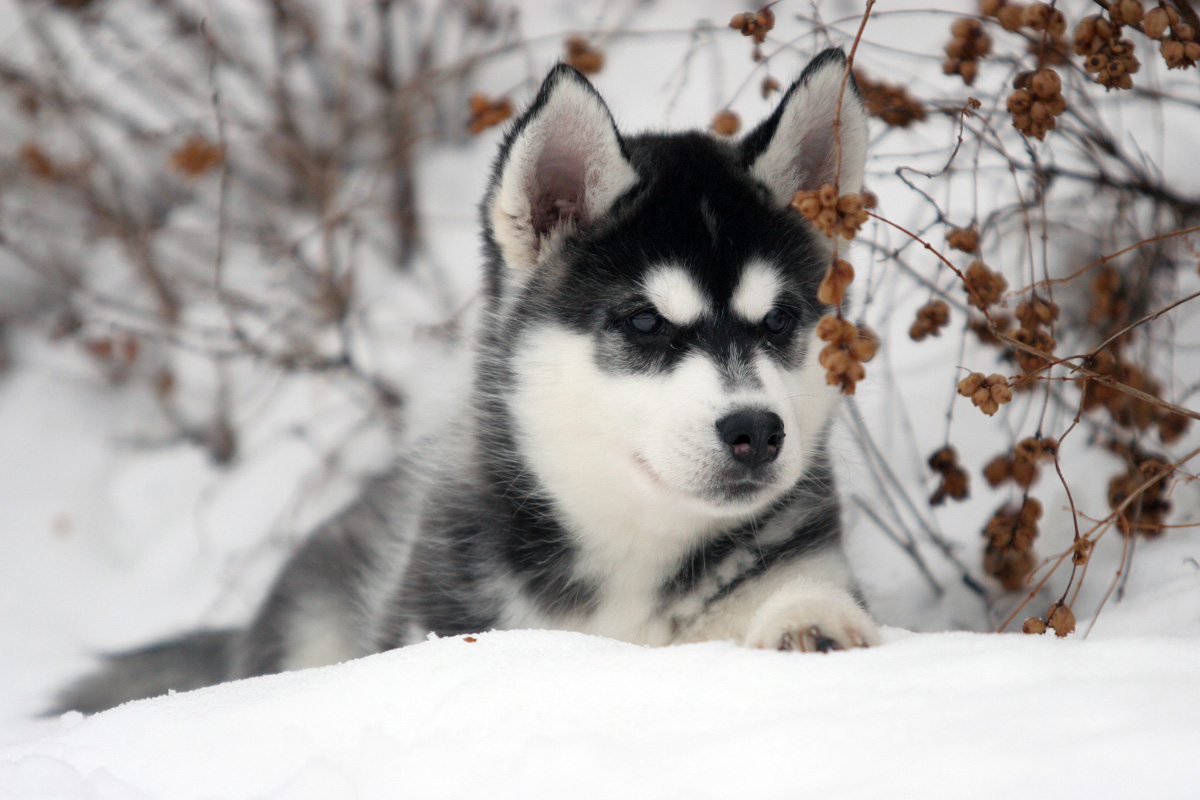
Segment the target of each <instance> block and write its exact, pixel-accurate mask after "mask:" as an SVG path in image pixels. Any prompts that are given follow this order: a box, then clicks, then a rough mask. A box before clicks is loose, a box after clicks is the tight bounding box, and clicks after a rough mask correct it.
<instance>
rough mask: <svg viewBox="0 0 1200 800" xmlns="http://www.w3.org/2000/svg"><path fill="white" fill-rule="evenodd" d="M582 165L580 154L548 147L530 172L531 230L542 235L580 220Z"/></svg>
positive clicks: (582, 203) (583, 167)
mask: <svg viewBox="0 0 1200 800" xmlns="http://www.w3.org/2000/svg"><path fill="white" fill-rule="evenodd" d="M584 172H585V164H584V159H583V156H582V154H581V153H578V152H574V151H572V150H571V149H570V148H567V147H563V146H561V145H558V146H555V145H554V144H548V145H547V146H546V148H545V150H543V151H542V153H541V156H540V157H539V158H538V162H537V167H536V168H535V169H534V173H533V196H534V202H533V229H534V231H535V232H536V233H537V235H538V236H539V237H541V236H545V235H546V234H548V233H549V232H550V231H552V230H553V229H554V228H555V227H556V226H558V225H560V224H562V223H571V222H575V223H580V222H582V221H583V213H584V195H585V192H586V186H585V182H584V177H585V176H584Z"/></svg>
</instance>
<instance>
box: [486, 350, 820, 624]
mask: <svg viewBox="0 0 1200 800" xmlns="http://www.w3.org/2000/svg"><path fill="white" fill-rule="evenodd" d="M526 336H527V339H526V341H524V342H523V343H522V345H521V346H520V347H518V348H517V352H519V353H521V356H520V357H519V358H518V360H517V362H516V364H515V368H516V374H517V388H516V392H515V395H514V396H513V397H512V398H511V399H510V403H509V408H510V410H511V412H512V414H513V417H514V421H515V422H516V424H517V431H518V444H519V446H520V448H521V450H522V452H523V454H524V456H525V458H526V459H527V460H528V462H529V466H530V468H531V471H532V472H533V473H534V474H536V475H538V476H539V477H540V480H541V483H542V486H543V488H544V489H545V491H546V492H547V494H549V495H550V496H551V497H554V498H555V502H556V505H557V507H558V508H559V509H560V510H561V512H562V513H563V515H564V517H565V518H566V519H567V520H568V529H569V530H570V531H571V533H572V534H573V535H574V538H575V542H576V544H577V545H578V547H579V551H580V554H581V556H580V563H579V565H578V566H579V569H580V570H581V572H583V573H584V574H585V575H588V574H590V575H592V576H594V577H596V578H599V579H600V580H599V581H598V584H599V585H601V586H602V587H603V592H604V595H603V597H602V598H600V605H599V608H598V609H596V610H595V612H593V613H592V614H591V615H590V616H589V617H588V618H587V619H586V620H584V619H580V620H578V621H577V622H576V623H574V624H573V623H572V622H570V621H569V620H568V621H564V620H561V619H558V620H555V621H553V625H554V626H558V627H562V626H564V625H567V626H573V627H576V628H577V629H579V630H583V631H585V632H588V633H597V634H602V635H607V636H613V637H616V638H620V639H624V640H626V641H637V642H644V643H647V644H665V643H667V642H669V641H670V640H671V637H672V632H671V631H670V630H669V628H668V621H667V620H665V619H663V615H661V614H656V613H655V604H656V602H657V597H656V594H655V593H656V590H657V589H658V587H659V586H660V585H661V581H662V580H663V578H664V577H665V576H666V575H667V574H668V573H669V570H670V569H671V568H672V567H673V565H674V564H676V563H677V562H678V560H679V559H680V558H682V557H683V555H684V554H685V553H686V552H687V551H688V550H689V549H690V548H692V547H694V546H695V545H696V544H697V543H699V542H702V541H704V540H706V539H707V538H708V537H710V536H711V535H713V533H714V532H715V531H716V530H718V529H719V528H725V527H728V525H729V524H730V523H731V522H737V521H740V520H743V519H746V518H749V517H750V516H752V515H753V514H754V513H756V512H758V511H761V510H762V509H763V508H764V507H766V506H767V505H768V504H769V503H771V502H772V501H774V500H775V499H776V498H777V497H779V496H780V494H782V493H783V492H784V491H786V490H787V489H789V488H790V487H791V486H792V485H793V484H794V483H795V482H796V481H797V480H798V479H799V478H800V476H801V475H802V474H803V472H804V469H805V467H806V465H807V461H808V457H809V455H810V453H811V448H812V444H813V443H814V442H815V441H816V440H817V437H818V436H819V434H820V431H821V429H822V428H823V426H824V425H825V423H826V421H827V419H828V416H829V414H830V412H831V409H832V403H833V400H834V398H835V397H836V394H835V392H834V391H833V390H832V389H831V388H830V387H829V386H827V385H826V383H825V376H824V370H823V369H822V368H821V367H820V366H819V365H818V364H817V363H816V357H815V355H812V356H810V358H808V359H807V363H806V364H804V365H803V366H802V367H801V368H800V369H798V370H796V371H794V372H789V371H785V370H782V369H780V368H779V367H778V366H777V365H776V364H775V362H774V361H772V360H771V359H769V358H767V357H766V356H760V357H759V358H758V359H757V360H756V363H755V368H756V370H757V372H758V375H759V378H760V382H761V385H762V388H761V389H758V390H755V391H752V392H750V391H746V390H744V389H734V390H731V389H729V388H727V387H725V386H724V384H723V382H722V380H721V377H720V374H719V371H718V369H717V367H716V365H715V364H713V363H712V362H711V361H710V360H709V359H708V358H707V357H706V356H704V355H703V354H695V355H693V356H690V357H688V358H687V359H685V360H684V361H683V362H681V363H680V364H678V365H677V366H676V367H675V369H673V370H672V371H671V372H670V373H667V374H663V375H652V376H646V375H633V376H630V375H613V374H611V373H609V372H606V371H604V370H601V369H600V368H599V366H598V365H597V364H596V363H595V356H594V352H595V350H594V347H593V344H592V341H591V339H590V337H588V336H585V335H582V334H578V333H574V332H571V331H568V330H566V329H563V328H559V327H556V326H545V327H542V328H540V329H538V330H536V331H534V332H532V333H529V334H526ZM814 342H816V339H815V336H814ZM809 352H810V353H816V352H817V348H816V347H815V346H810V348H809ZM747 405H751V406H755V407H762V408H768V409H771V410H774V411H775V412H776V413H778V414H779V415H780V417H781V418H782V419H783V421H784V429H785V432H786V433H787V440H786V443H785V446H784V447H783V449H782V450H781V452H780V455H779V458H778V459H777V461H776V467H777V469H778V473H777V475H778V479H777V481H776V483H775V485H774V486H772V487H770V488H768V489H764V490H763V491H762V492H760V493H759V494H758V495H757V496H755V497H754V498H752V499H750V500H747V501H744V502H741V503H737V504H724V503H718V502H716V501H714V500H712V499H709V498H707V497H704V496H702V495H701V494H700V492H701V490H702V489H703V486H704V482H705V480H706V479H707V478H708V477H709V475H710V474H711V472H710V471H711V470H713V469H715V467H716V466H717V465H718V464H719V463H721V462H720V460H721V459H723V458H724V457H725V455H724V450H723V448H724V445H723V444H722V443H721V442H720V441H719V439H718V437H717V434H716V421H717V420H718V419H720V418H721V417H723V416H724V415H725V414H726V413H728V412H729V411H730V410H731V409H733V408H738V407H744V406H747ZM774 533H777V534H779V535H784V534H786V533H787V532H785V531H779V532H774ZM764 534H765V535H773V534H772V533H771V532H764ZM805 563H807V562H805ZM714 579H715V576H714ZM509 613H510V616H512V619H506V620H505V621H504V624H505V626H506V627H507V626H510V625H514V626H520V625H541V626H545V625H547V624H549V621H548V620H545V619H544V618H543V616H542V615H541V614H540V613H539V612H537V611H536V610H535V609H534V608H533V606H532V605H527V606H525V607H524V611H523V612H522V611H520V610H518V609H517V608H513V609H511V610H510V612H509Z"/></svg>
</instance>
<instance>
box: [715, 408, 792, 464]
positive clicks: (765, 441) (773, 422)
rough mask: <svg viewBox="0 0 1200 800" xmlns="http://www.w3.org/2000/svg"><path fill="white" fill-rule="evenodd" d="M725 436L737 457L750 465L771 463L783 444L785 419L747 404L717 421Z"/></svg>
mask: <svg viewBox="0 0 1200 800" xmlns="http://www.w3.org/2000/svg"><path fill="white" fill-rule="evenodd" d="M717 435H718V436H720V437H721V441H723V442H724V443H725V444H726V445H728V446H729V452H730V453H731V454H732V455H733V457H734V460H736V461H739V462H741V463H743V464H745V465H747V466H750V467H759V466H762V465H763V464H769V463H771V462H772V461H774V460H775V458H776V457H777V456H778V455H779V448H781V447H783V420H781V419H780V418H779V415H778V414H776V413H774V412H771V411H762V410H760V409H756V408H743V409H741V410H740V411H735V412H733V413H732V414H730V415H729V416H727V417H723V418H721V419H720V420H718V421H717Z"/></svg>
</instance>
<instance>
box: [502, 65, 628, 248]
mask: <svg viewBox="0 0 1200 800" xmlns="http://www.w3.org/2000/svg"><path fill="white" fill-rule="evenodd" d="M636 181H637V173H636V172H635V171H634V169H633V166H632V165H631V164H630V163H629V159H628V158H627V157H626V155H625V147H624V145H623V144H622V142H621V136H620V134H619V133H618V132H617V127H616V125H615V124H614V123H613V119H612V115H611V114H609V111H608V106H606V105H605V104H604V101H603V100H602V99H600V95H599V94H597V93H596V90H595V89H593V88H592V85H591V84H590V83H588V81H587V79H586V78H584V77H583V75H581V74H579V73H578V72H577V71H575V70H574V69H572V68H571V67H569V66H567V65H565V64H560V65H558V66H557V67H555V68H554V69H553V70H552V71H551V72H550V74H549V75H548V76H546V80H545V81H544V82H543V83H542V88H541V90H540V91H539V92H538V95H537V98H536V99H535V100H534V101H533V105H532V106H530V107H529V110H528V111H526V112H525V115H524V116H523V117H521V119H520V120H518V121H517V123H516V125H514V126H513V129H512V131H511V132H510V133H509V135H508V139H507V140H506V141H505V143H504V146H503V147H502V148H501V150H500V156H499V158H498V159H497V161H496V167H495V172H494V174H493V178H492V190H491V192H490V193H489V195H488V200H487V206H486V216H487V222H488V224H489V225H490V226H491V231H492V236H493V238H494V240H495V242H496V244H497V245H498V246H499V247H500V250H501V253H502V255H503V256H504V260H505V262H506V263H507V264H509V265H510V266H516V267H519V268H526V269H528V268H532V267H533V266H534V265H535V264H537V262H538V258H539V256H540V255H541V254H543V253H544V252H545V251H546V249H547V247H548V245H550V244H551V243H552V242H553V240H554V239H555V238H556V237H559V236H561V235H562V234H563V233H564V232H567V231H570V230H576V229H587V228H589V227H591V226H592V225H594V224H595V222H596V221H597V220H598V219H599V218H600V217H601V216H603V215H604V214H605V212H607V211H608V210H609V208H611V207H612V204H613V203H614V202H615V201H616V200H617V198H619V197H620V196H621V195H622V194H624V193H625V192H626V191H628V190H629V189H630V187H632V186H633V185H634V183H635V182H636Z"/></svg>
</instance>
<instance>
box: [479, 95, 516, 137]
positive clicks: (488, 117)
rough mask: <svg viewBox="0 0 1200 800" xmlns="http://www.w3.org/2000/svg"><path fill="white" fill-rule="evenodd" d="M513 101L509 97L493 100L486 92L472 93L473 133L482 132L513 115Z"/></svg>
mask: <svg viewBox="0 0 1200 800" xmlns="http://www.w3.org/2000/svg"><path fill="white" fill-rule="evenodd" d="M512 113H513V107H512V103H511V102H510V101H509V99H508V98H507V97H501V98H500V99H498V100H492V99H491V98H489V97H488V96H487V95H485V94H473V95H471V133H482V132H483V131H485V130H487V129H488V128H491V127H493V126H495V125H499V124H500V123H501V122H504V120H506V119H508V118H509V117H511V116H512Z"/></svg>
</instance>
